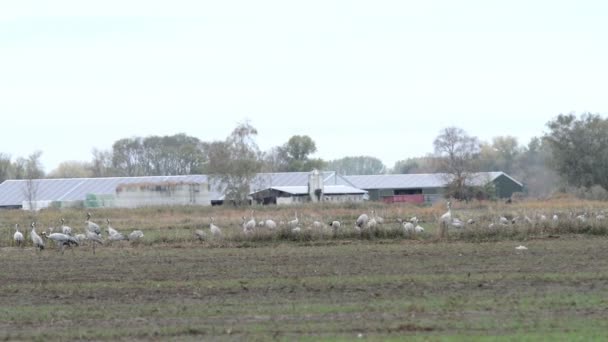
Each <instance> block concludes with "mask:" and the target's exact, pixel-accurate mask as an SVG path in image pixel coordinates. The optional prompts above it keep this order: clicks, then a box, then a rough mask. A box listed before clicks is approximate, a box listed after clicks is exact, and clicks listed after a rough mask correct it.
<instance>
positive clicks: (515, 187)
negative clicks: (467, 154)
mask: <svg viewBox="0 0 608 342" xmlns="http://www.w3.org/2000/svg"><path fill="white" fill-rule="evenodd" d="M344 178H345V179H346V180H347V181H349V182H350V183H351V184H352V185H353V186H354V187H356V188H359V189H363V190H367V191H368V194H369V199H370V200H373V201H384V202H387V203H395V202H411V203H433V202H436V201H438V200H440V199H441V198H443V193H444V190H445V188H446V187H447V185H448V183H449V180H450V176H449V175H447V174H443V173H423V174H395V175H365V176H344ZM470 185H471V186H487V185H492V186H493V187H494V189H495V191H496V196H497V197H499V198H509V197H511V195H512V194H513V193H515V192H522V191H523V187H524V186H523V184H522V183H521V182H519V181H517V180H516V179H514V178H513V177H511V176H509V175H508V174H506V173H504V172H477V173H474V174H473V175H472V177H471V178H470Z"/></svg>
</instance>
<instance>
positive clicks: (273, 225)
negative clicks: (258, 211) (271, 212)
mask: <svg viewBox="0 0 608 342" xmlns="http://www.w3.org/2000/svg"><path fill="white" fill-rule="evenodd" d="M264 225H265V226H266V228H268V229H270V230H272V229H275V228H276V227H277V223H276V222H274V221H273V220H271V219H268V220H266V223H264Z"/></svg>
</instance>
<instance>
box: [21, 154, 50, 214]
mask: <svg viewBox="0 0 608 342" xmlns="http://www.w3.org/2000/svg"><path fill="white" fill-rule="evenodd" d="M40 156H42V152H41V151H36V152H34V153H32V154H30V155H29V156H28V157H27V159H25V158H19V159H18V160H17V161H16V163H17V164H19V165H21V167H22V168H23V179H25V180H26V182H25V186H24V188H23V194H24V196H25V198H26V200H27V202H28V204H29V209H30V210H33V211H35V210H36V209H37V208H36V201H37V196H38V181H37V179H40V178H43V177H44V171H43V169H42V163H41V162H40Z"/></svg>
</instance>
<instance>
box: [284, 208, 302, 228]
mask: <svg viewBox="0 0 608 342" xmlns="http://www.w3.org/2000/svg"><path fill="white" fill-rule="evenodd" d="M294 216H295V218H294V219H293V220H291V221H288V222H287V225H288V226H289V227H290V228H296V227H297V226H298V224H299V223H300V220H299V219H298V212H297V211H296V212H295V214H294Z"/></svg>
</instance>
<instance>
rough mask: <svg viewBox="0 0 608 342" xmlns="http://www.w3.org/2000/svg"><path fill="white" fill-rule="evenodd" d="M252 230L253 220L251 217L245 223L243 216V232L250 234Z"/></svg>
mask: <svg viewBox="0 0 608 342" xmlns="http://www.w3.org/2000/svg"><path fill="white" fill-rule="evenodd" d="M254 229H255V220H254V219H253V217H252V218H251V219H250V220H249V221H247V219H246V218H245V216H243V232H244V233H251V232H253V230H254Z"/></svg>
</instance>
